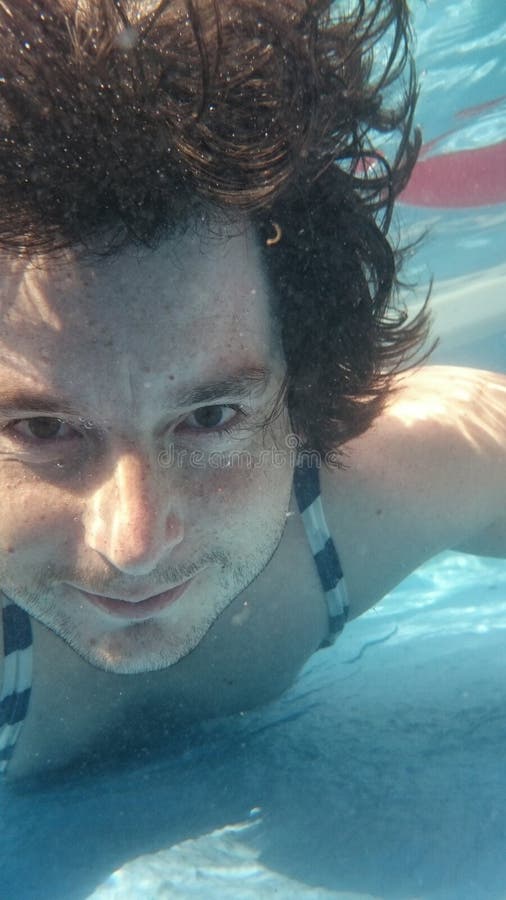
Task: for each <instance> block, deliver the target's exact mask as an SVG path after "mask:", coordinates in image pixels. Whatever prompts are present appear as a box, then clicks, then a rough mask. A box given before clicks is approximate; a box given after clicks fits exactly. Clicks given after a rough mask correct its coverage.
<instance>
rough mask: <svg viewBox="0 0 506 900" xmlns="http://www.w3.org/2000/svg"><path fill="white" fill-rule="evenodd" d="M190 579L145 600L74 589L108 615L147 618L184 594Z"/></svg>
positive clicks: (124, 617) (121, 617)
mask: <svg viewBox="0 0 506 900" xmlns="http://www.w3.org/2000/svg"><path fill="white" fill-rule="evenodd" d="M192 581H193V578H189V579H188V581H183V583H182V584H178V585H176V587H173V588H170V590H168V591H164V592H163V594H156V595H155V596H154V597H147V598H146V599H145V600H117V599H115V598H113V597H102V596H100V594H89V593H88V592H87V591H83V590H81V588H76V590H78V591H79V593H80V594H81V596H82V597H84V598H85V599H86V600H87V601H88V602H89V603H91V604H92V605H93V606H96V607H98V609H101V610H102V611H103V612H105V613H107V614H108V615H110V616H116V617H117V618H120V619H137V620H138V619H149V618H150V617H151V616H153V615H156V614H157V613H160V612H162V611H163V610H164V609H166V608H167V607H168V606H171V604H172V603H175V601H176V600H178V599H179V597H181V596H182V594H184V592H185V591H186V589H187V588H188V587H189V586H190V584H191V583H192Z"/></svg>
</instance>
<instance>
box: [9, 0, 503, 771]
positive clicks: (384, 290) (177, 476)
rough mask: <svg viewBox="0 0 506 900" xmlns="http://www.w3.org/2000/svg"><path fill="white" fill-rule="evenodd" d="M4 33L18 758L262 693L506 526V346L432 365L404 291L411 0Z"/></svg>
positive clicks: (52, 3)
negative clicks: (399, 223)
mask: <svg viewBox="0 0 506 900" xmlns="http://www.w3.org/2000/svg"><path fill="white" fill-rule="evenodd" d="M387 41H388V42H389V44H388V46H389V47H390V52H389V53H387V54H385V46H386V43H385V42H387ZM376 51H377V53H376ZM375 54H376V55H375ZM377 57H381V59H382V60H383V65H380V61H379V59H378V58H377ZM0 59H1V60H2V70H1V73H0V74H1V78H0V135H1V138H0V209H1V210H2V212H1V215H0V258H1V268H0V285H1V294H0V303H1V316H2V331H1V336H0V490H1V496H2V520H1V523H0V584H1V592H2V593H1V600H2V604H3V617H2V641H3V648H4V653H3V662H2V665H1V667H0V685H2V694H1V699H0V761H1V766H2V768H3V769H4V771H6V772H7V773H8V775H9V777H11V778H19V777H22V776H25V775H31V774H34V773H38V772H41V771H44V770H47V769H50V768H58V767H63V766H67V765H70V764H79V765H83V766H84V765H86V763H87V762H90V761H93V760H95V759H98V758H101V759H104V758H106V757H107V752H108V747H113V748H114V756H115V757H116V756H117V752H118V747H122V748H123V751H124V752H125V753H131V754H132V755H135V754H136V753H137V752H139V750H140V749H141V748H145V747H146V746H147V747H153V748H156V747H159V746H160V745H164V744H166V743H167V740H170V735H171V733H173V731H174V729H175V728H176V727H178V726H179V725H184V724H187V723H190V722H195V721H199V720H201V719H204V718H208V717H211V716H217V715H225V714H230V713H234V712H237V711H239V710H244V709H247V708H251V707H253V706H257V705H260V704H262V703H265V702H267V701H268V700H270V699H272V698H273V697H276V696H277V695H279V694H280V693H281V692H282V691H283V690H284V689H285V688H286V687H287V686H288V685H289V684H290V683H291V682H292V681H293V679H294V677H295V676H296V674H297V672H298V671H299V670H300V669H301V667H302V666H303V665H304V663H305V662H306V660H307V659H308V658H309V656H310V655H311V654H312V653H314V652H315V651H316V650H317V649H318V648H319V647H322V646H328V645H329V644H331V643H333V641H334V640H335V638H336V637H337V636H338V634H339V632H340V631H341V630H342V628H343V627H344V625H345V623H346V621H347V620H350V619H352V618H354V617H356V616H358V615H360V614H361V613H362V612H364V611H366V610H367V609H369V608H370V607H371V606H372V605H373V604H375V603H377V602H378V601H379V600H380V599H381V598H382V597H383V596H384V595H385V594H386V593H387V592H388V591H390V590H391V589H392V588H393V587H395V585H397V584H398V583H399V582H400V581H401V580H402V579H403V578H405V577H406V576H407V575H408V574H409V573H410V572H412V571H413V569H415V568H416V567H417V566H419V565H420V564H421V563H423V562H424V561H425V560H427V559H429V558H430V557H432V556H433V555H435V554H437V553H439V552H440V551H442V550H444V549H448V548H453V549H459V550H463V551H467V552H471V553H480V554H485V555H487V554H489V555H497V556H503V555H505V554H506V514H505V508H506V504H505V500H506V477H505V468H506V378H505V377H503V376H500V375H497V374H492V373H487V372H483V371H477V370H471V369H459V368H451V367H431V366H423V367H422V366H420V365H417V364H416V363H417V361H418V362H419V361H420V357H423V352H422V353H420V348H422V345H423V344H424V342H425V340H426V338H427V332H428V317H427V312H426V307H424V308H423V309H422V310H421V311H420V313H419V314H418V315H417V316H415V317H414V318H413V319H411V320H408V319H407V318H406V314H405V312H404V310H403V309H402V306H397V305H396V303H397V293H398V272H399V266H400V259H401V254H400V253H399V252H398V251H394V250H393V249H392V247H391V245H390V243H389V241H388V239H387V234H388V229H389V225H390V220H391V214H392V207H393V202H394V199H395V197H396V196H397V194H398V193H399V192H400V191H401V190H402V188H403V187H404V186H405V184H406V183H407V180H408V178H409V174H410V171H411V170H412V168H413V165H414V163H415V160H416V154H417V150H418V147H419V143H420V138H419V135H418V134H417V132H416V131H415V132H414V133H413V132H412V118H413V111H414V105H415V100H416V81H415V77H414V74H413V69H412V66H411V62H410V55H409V21H408V10H407V6H406V4H405V3H404V2H401V0H392V2H385V0H381V2H376V3H372V4H369V5H368V6H366V7H365V8H362V6H361V5H358V6H357V9H356V11H355V12H350V13H349V14H346V15H344V14H343V17H342V18H340V19H338V18H337V17H336V16H335V13H333V14H332V15H331V4H330V3H329V2H326V0H307V2H306V0H289V2H285V0H283V2H280V0H278V2H277V3H275V4H272V3H270V2H269V0H257V2H248V3H246V2H240V0H216V2H212V0H198V2H197V0H193V2H191V0H185V2H183V0H181V2H179V3H176V2H172V0H163V2H160V0H137V2H134V0H131V2H130V0H116V2H114V0H6V2H3V3H2V4H1V5H0ZM406 73H407V74H406ZM400 85H403V86H404V94H403V95H402V96H401V98H400V99H399V96H400V94H399V86H400ZM392 95H393V96H394V97H395V99H396V104H394V105H392V102H391V101H390V98H391V97H392ZM385 133H386V134H388V135H389V146H390V147H392V146H393V145H394V144H395V149H394V151H393V153H392V154H391V157H390V161H388V160H387V159H386V158H385V156H384V155H383V154H382V153H380V152H379V150H378V148H377V147H376V146H375V144H374V139H375V138H376V139H377V138H378V136H379V135H382V134H385ZM0 646H1V644H0Z"/></svg>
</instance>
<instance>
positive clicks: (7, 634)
mask: <svg viewBox="0 0 506 900" xmlns="http://www.w3.org/2000/svg"><path fill="white" fill-rule="evenodd" d="M0 602H2V601H1V600H0ZM3 604H4V605H3V609H2V624H3V634H4V675H3V684H2V692H1V694H0V773H2V772H4V771H5V769H6V768H7V765H8V762H9V760H10V758H11V756H12V754H13V752H14V747H15V746H16V741H17V739H18V736H19V732H20V731H21V728H22V726H23V722H24V719H25V716H26V713H27V710H28V704H29V701H30V691H31V687H32V629H31V626H30V617H29V616H28V614H27V613H26V612H25V611H24V610H23V609H21V608H20V607H19V606H16V604H15V603H12V601H11V600H7V599H6V598H5V595H4V599H3Z"/></svg>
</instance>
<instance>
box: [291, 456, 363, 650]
mask: <svg viewBox="0 0 506 900" xmlns="http://www.w3.org/2000/svg"><path fill="white" fill-rule="evenodd" d="M313 462H314V461H313ZM294 492H295V497H296V500H297V504H298V507H299V510H300V513H301V516H302V522H303V524H304V529H305V532H306V535H307V539H308V543H309V546H310V548H311V552H312V554H313V557H314V561H315V564H316V568H317V571H318V576H319V578H320V582H321V585H322V588H323V592H324V596H325V602H326V604H327V610H328V616H329V631H328V635H327V637H326V639H325V640H324V641H323V642H322V644H321V647H322V648H323V647H330V646H331V645H332V644H333V643H334V641H335V640H336V638H337V636H338V635H339V634H340V632H341V631H342V630H343V628H344V626H345V624H346V620H347V618H348V611H349V600H348V591H347V589H346V582H345V580H344V576H343V570H342V568H341V563H340V562H339V556H338V554H337V550H336V548H335V544H334V541H333V540H332V538H331V536H330V532H329V529H328V525H327V522H326V519H325V513H324V512H323V506H322V502H321V495H320V478H319V474H318V468H317V466H315V465H314V464H313V465H312V464H311V459H310V458H309V459H306V458H305V457H304V456H303V455H302V457H301V461H300V463H299V464H297V466H296V467H295V472H294Z"/></svg>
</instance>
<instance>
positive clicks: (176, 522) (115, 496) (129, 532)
mask: <svg viewBox="0 0 506 900" xmlns="http://www.w3.org/2000/svg"><path fill="white" fill-rule="evenodd" d="M153 468H154V467H153V463H152V461H150V460H149V459H147V458H146V455H145V454H142V453H140V452H136V451H131V450H129V451H128V452H122V453H121V454H120V455H119V456H118V457H117V459H116V461H115V464H114V467H113V472H112V475H111V477H110V478H109V479H108V480H107V482H104V483H103V484H101V485H100V487H99V488H98V490H97V491H95V492H94V493H93V494H92V495H91V496H90V497H89V498H88V501H87V506H86V512H85V523H84V526H85V534H86V543H87V545H88V547H91V549H93V550H95V551H96V552H98V553H100V554H101V555H102V556H104V557H105V558H106V559H107V560H108V561H109V562H110V563H111V564H112V565H113V566H114V567H115V568H116V569H118V570H120V571H121V572H124V573H125V574H129V575H149V574H150V573H151V572H153V571H154V570H155V569H156V568H157V566H159V563H160V561H161V560H163V559H166V558H167V555H168V554H170V552H171V551H172V550H173V549H174V548H175V547H177V546H178V544H180V543H181V541H182V540H183V536H184V529H183V523H182V521H181V519H180V518H179V516H178V515H177V514H176V512H175V510H174V506H173V501H174V497H172V498H170V497H169V498H168V497H167V492H166V490H160V487H161V485H160V479H159V478H158V477H157V473H156V472H154V471H153ZM164 484H165V487H166V482H165V483H164ZM171 499H172V502H171Z"/></svg>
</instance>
